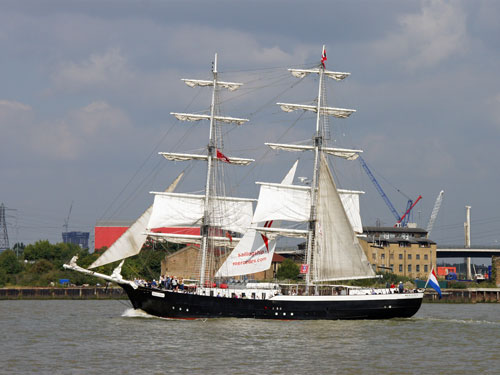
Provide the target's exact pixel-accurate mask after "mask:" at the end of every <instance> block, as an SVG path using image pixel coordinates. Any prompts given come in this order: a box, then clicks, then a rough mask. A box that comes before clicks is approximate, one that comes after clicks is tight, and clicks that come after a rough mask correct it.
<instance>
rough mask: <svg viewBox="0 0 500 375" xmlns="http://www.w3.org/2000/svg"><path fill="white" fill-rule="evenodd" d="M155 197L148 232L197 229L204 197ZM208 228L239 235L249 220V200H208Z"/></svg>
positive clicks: (161, 195)
mask: <svg viewBox="0 0 500 375" xmlns="http://www.w3.org/2000/svg"><path fill="white" fill-rule="evenodd" d="M152 194H155V199H154V203H153V212H152V213H151V217H150V219H149V223H148V228H162V227H179V226H199V225H201V222H202V219H203V214H204V199H205V196H204V195H196V194H177V193H159V192H152ZM210 201H211V204H212V207H211V208H212V215H211V220H213V222H211V223H210V224H211V225H212V226H217V227H221V228H223V229H226V230H230V231H235V232H240V233H243V232H244V231H245V230H246V229H247V228H248V227H249V226H250V222H251V220H252V212H253V207H252V202H254V200H253V199H243V198H230V197H213V198H211V200H210Z"/></svg>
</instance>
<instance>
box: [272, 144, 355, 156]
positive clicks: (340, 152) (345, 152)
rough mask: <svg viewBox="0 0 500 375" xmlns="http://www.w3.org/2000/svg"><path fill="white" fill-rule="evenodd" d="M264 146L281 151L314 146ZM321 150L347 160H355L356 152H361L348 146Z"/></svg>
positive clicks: (299, 149)
mask: <svg viewBox="0 0 500 375" xmlns="http://www.w3.org/2000/svg"><path fill="white" fill-rule="evenodd" d="M266 146H269V147H271V148H272V149H273V150H283V151H314V146H311V145H293V144H285V143H266ZM321 150H322V151H323V152H326V153H327V154H329V155H332V156H337V157H339V158H343V159H347V160H356V159H357V158H358V154H359V153H361V152H363V150H351V149H348V148H337V147H322V148H321Z"/></svg>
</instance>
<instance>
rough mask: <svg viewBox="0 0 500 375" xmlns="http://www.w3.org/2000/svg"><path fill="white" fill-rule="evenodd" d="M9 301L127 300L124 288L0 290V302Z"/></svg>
mask: <svg viewBox="0 0 500 375" xmlns="http://www.w3.org/2000/svg"><path fill="white" fill-rule="evenodd" d="M8 299H127V295H126V294H125V292H124V291H123V289H122V288H111V287H110V288H106V287H67V288H56V287H53V288H52V287H47V288H43V287H42V288H0V300H8Z"/></svg>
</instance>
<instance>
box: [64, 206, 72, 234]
mask: <svg viewBox="0 0 500 375" xmlns="http://www.w3.org/2000/svg"><path fill="white" fill-rule="evenodd" d="M72 208H73V202H71V205H70V206H69V212H68V217H67V218H66V220H64V225H63V227H64V231H65V232H66V233H67V232H68V226H69V216H70V215H71V209H72Z"/></svg>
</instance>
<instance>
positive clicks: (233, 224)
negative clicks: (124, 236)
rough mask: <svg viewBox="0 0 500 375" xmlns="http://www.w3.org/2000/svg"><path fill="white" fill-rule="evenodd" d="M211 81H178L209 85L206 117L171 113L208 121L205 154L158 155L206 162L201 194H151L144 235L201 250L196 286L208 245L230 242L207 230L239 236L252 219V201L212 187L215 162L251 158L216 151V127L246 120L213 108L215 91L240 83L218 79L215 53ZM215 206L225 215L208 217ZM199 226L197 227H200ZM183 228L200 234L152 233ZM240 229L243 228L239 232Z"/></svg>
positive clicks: (203, 273)
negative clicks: (193, 228)
mask: <svg viewBox="0 0 500 375" xmlns="http://www.w3.org/2000/svg"><path fill="white" fill-rule="evenodd" d="M212 75H213V77H212V79H211V80H200V79H182V81H184V83H185V84H186V85H188V86H189V87H209V86H212V100H211V103H210V114H199V113H197V114H194V113H178V112H171V114H172V115H173V116H175V117H176V118H177V119H178V120H180V121H202V120H208V121H209V123H210V128H209V137H208V145H207V152H206V153H205V154H186V153H173V152H160V153H159V154H160V155H162V156H163V157H164V158H165V159H167V160H171V161H188V160H200V161H206V162H207V174H206V180H205V194H203V195H201V194H200V195H197V194H178V193H164V192H151V194H154V195H155V202H154V204H153V211H152V213H151V217H150V219H149V222H148V225H147V228H148V232H147V233H146V234H147V235H149V236H152V237H159V238H162V239H163V240H166V241H169V242H173V243H183V244H187V243H198V244H200V250H201V254H200V255H201V262H200V270H199V271H200V283H201V285H204V283H205V280H206V273H207V267H208V266H207V257H208V249H209V246H210V245H209V243H212V242H213V243H217V244H223V243H226V244H227V243H229V245H230V242H231V241H230V240H229V239H227V238H225V237H220V236H217V234H216V233H214V231H213V230H212V229H211V228H214V227H217V228H219V229H221V230H229V231H236V232H238V233H241V232H243V231H244V229H245V230H246V228H248V226H249V225H250V222H251V218H252V212H253V210H252V202H253V200H250V199H243V198H234V197H225V196H219V195H218V194H217V192H216V191H215V186H214V178H215V173H214V168H215V167H216V165H217V162H224V163H227V164H234V165H248V164H250V163H251V162H253V161H254V160H253V159H244V158H238V157H231V156H226V155H224V154H222V152H220V150H219V149H218V147H221V145H222V142H220V141H219V140H218V131H217V128H216V127H217V126H218V124H236V125H242V124H244V123H246V122H247V121H248V119H243V118H237V117H229V116H220V115H219V111H218V109H217V103H218V99H217V95H218V92H219V88H220V87H222V88H225V89H228V90H229V91H234V90H237V89H238V88H239V87H240V86H241V85H242V83H236V82H225V81H219V80H218V71H217V54H215V58H214V62H213V66H212ZM214 204H217V205H219V206H223V208H226V207H227V209H228V210H230V213H229V214H228V215H221V216H220V217H218V218H217V220H216V219H214V218H213V217H212V216H213V215H212V211H213V208H214V207H213V206H214ZM200 223H201V225H200ZM177 226H180V227H183V226H189V227H190V226H200V235H188V234H176V233H157V232H155V231H152V229H154V228H162V227H167V228H168V227H177ZM243 228H244V229H243Z"/></svg>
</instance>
